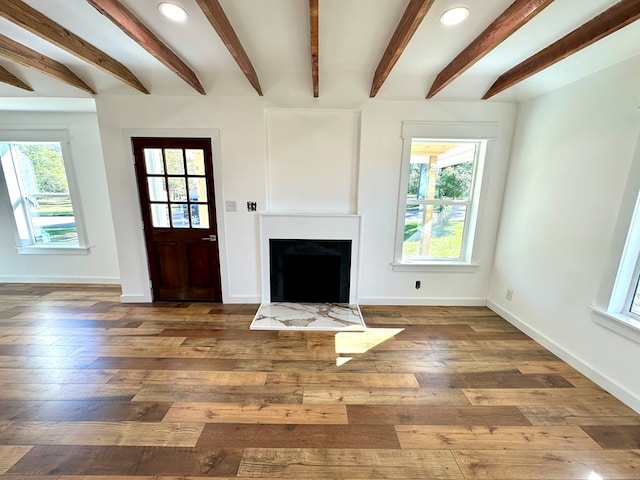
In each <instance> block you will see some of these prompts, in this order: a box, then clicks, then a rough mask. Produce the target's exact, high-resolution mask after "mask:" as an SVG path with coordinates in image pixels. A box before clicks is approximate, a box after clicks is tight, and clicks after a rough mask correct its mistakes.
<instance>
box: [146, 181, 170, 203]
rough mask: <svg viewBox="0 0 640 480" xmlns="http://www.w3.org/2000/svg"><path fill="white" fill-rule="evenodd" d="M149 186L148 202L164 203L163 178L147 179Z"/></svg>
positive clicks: (165, 193)
mask: <svg viewBox="0 0 640 480" xmlns="http://www.w3.org/2000/svg"><path fill="white" fill-rule="evenodd" d="M147 184H148V186H149V200H151V201H152V202H166V201H167V200H168V198H167V186H166V184H165V183H164V177H147Z"/></svg>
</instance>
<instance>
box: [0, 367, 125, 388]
mask: <svg viewBox="0 0 640 480" xmlns="http://www.w3.org/2000/svg"><path fill="white" fill-rule="evenodd" d="M115 373H116V370H75V369H57V368H38V369H36V368H22V369H15V368H0V385H2V384H5V385H6V384H12V383H37V384H42V383H107V382H108V381H109V380H110V379H111V378H112V377H113V375H114V374H115Z"/></svg>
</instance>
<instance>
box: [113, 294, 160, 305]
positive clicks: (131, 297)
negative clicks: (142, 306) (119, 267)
mask: <svg viewBox="0 0 640 480" xmlns="http://www.w3.org/2000/svg"><path fill="white" fill-rule="evenodd" d="M151 302H153V299H152V298H151V297H149V296H148V295H144V294H142V293H138V294H127V295H120V303H151Z"/></svg>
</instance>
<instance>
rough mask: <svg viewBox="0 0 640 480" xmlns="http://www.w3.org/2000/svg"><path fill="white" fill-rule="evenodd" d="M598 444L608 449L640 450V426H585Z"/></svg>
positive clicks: (585, 429)
mask: <svg viewBox="0 0 640 480" xmlns="http://www.w3.org/2000/svg"><path fill="white" fill-rule="evenodd" d="M582 430H584V431H585V432H586V433H587V434H588V435H589V436H590V437H591V438H593V439H594V440H595V441H596V442H597V443H598V445H600V446H601V447H602V448H607V449H618V450H640V427H638V426H637V425H594V426H583V427H582Z"/></svg>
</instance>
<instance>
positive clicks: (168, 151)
mask: <svg viewBox="0 0 640 480" xmlns="http://www.w3.org/2000/svg"><path fill="white" fill-rule="evenodd" d="M164 156H165V158H166V159H167V173H168V174H169V175H184V158H183V156H182V149H181V148H165V149H164Z"/></svg>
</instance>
